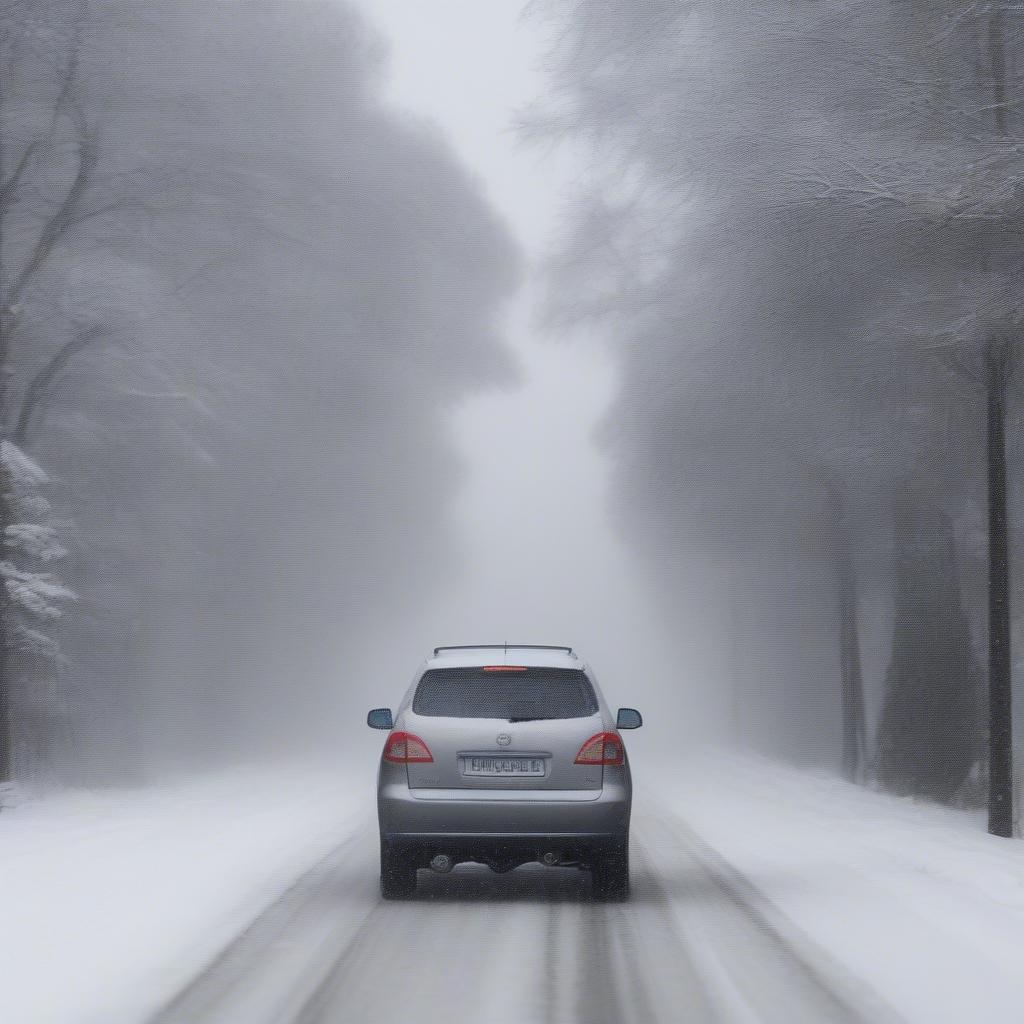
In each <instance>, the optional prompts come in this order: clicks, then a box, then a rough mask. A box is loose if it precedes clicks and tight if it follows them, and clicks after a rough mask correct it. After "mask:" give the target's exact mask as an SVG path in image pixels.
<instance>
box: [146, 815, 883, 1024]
mask: <svg viewBox="0 0 1024 1024" xmlns="http://www.w3.org/2000/svg"><path fill="white" fill-rule="evenodd" d="M375 839H376V835H375V830H373V829H372V828H368V829H367V831H366V833H365V834H360V835H359V836H357V837H354V838H353V839H352V840H350V841H349V842H348V843H346V844H345V845H344V846H343V847H341V848H339V849H338V850H335V851H334V852H333V853H332V854H331V855H329V856H328V857H327V858H325V859H324V860H322V861H321V862H320V863H319V864H317V865H316V866H314V868H313V869H311V870H310V871H309V872H307V874H305V875H303V876H302V878H300V879H299V880H298V881H297V882H296V883H295V884H294V885H293V886H292V887H291V888H290V889H289V890H288V892H287V893H285V894H284V896H282V897H281V898H280V899H278V900H277V901H275V902H274V903H273V904H272V905H271V906H270V907H268V908H267V910H266V911H265V912H264V913H263V914H261V915H260V916H259V917H258V918H257V919H256V920H255V921H254V922H253V923H252V924H251V925H250V927H249V928H247V929H246V931H245V932H243V933H242V935H240V936H239V938H238V939H237V940H235V941H234V942H232V943H231V944H230V945H229V946H228V947H227V948H226V949H225V950H224V951H223V952H222V953H221V954H220V955H219V956H218V957H217V958H216V959H215V960H214V961H213V962H212V963H211V965H210V967H209V968H208V969H207V970H206V971H204V972H203V974H201V975H200V976H199V977H198V978H197V979H195V980H194V981H193V982H192V983H191V984H190V985H189V986H187V987H186V988H185V989H184V990H183V991H182V992H181V993H180V994H179V995H178V996H177V997H175V999H173V1000H172V1001H171V1002H170V1003H168V1004H167V1006H166V1007H164V1009H163V1010H162V1011H161V1012H160V1013H158V1014H157V1015H155V1016H154V1017H153V1018H152V1020H151V1024H212V1022H216V1024H286V1022H289V1024H350V1022H354V1021H358V1022H359V1024H376V1022H388V1024H390V1022H391V1021H394V1020H397V1019H405V1018H406V1017H408V1016H409V1015H410V1014H411V1015H412V1016H413V1017H414V1018H415V1019H416V1020H417V1021H421V1022H424V1024H429V1022H433V1021H437V1022H442V1021H443V1022H444V1024H451V1022H452V1021H456V1022H460V1024H477V1022H479V1024H657V1022H661V1021H665V1022H673V1024H674V1022H676V1021H681V1020H685V1021H687V1024H718V1022H730V1024H736V1022H742V1024H753V1022H756V1024H804V1022H806V1024H852V1022H854V1021H863V1022H870V1024H878V1022H883V1021H891V1020H893V1019H894V1018H893V1016H892V1015H891V1014H888V1013H886V1012H884V1011H882V1010H880V1009H879V1008H878V1007H877V1005H871V1008H870V1010H867V1009H865V1008H866V1007H868V1006H869V1004H870V1001H865V1000H864V999H857V998H851V996H850V993H851V992H854V990H855V989H856V986H855V985H854V986H853V987H851V985H850V984H849V983H848V979H843V978H842V977H841V972H838V973H837V972H836V971H835V970H832V969H829V970H825V969H823V968H822V966H821V965H822V963H824V962H825V961H822V960H819V959H818V958H817V956H816V955H815V951H814V949H813V947H811V946H810V945H809V944H808V943H806V942H797V941H795V939H794V937H793V935H791V934H790V933H789V932H788V931H786V930H785V929H780V927H778V922H776V921H775V919H774V918H773V917H772V915H771V914H769V913H768V912H767V911H766V909H765V907H764V906H763V905H762V904H763V903H764V902H765V901H764V900H763V898H761V899H760V900H759V898H758V894H757V893H756V890H752V889H749V888H744V886H743V884H741V882H740V881H737V880H736V879H735V878H732V877H731V876H730V875H729V874H728V871H727V869H726V868H725V867H723V864H722V862H720V860H716V856H717V855H715V854H714V852H713V851H711V850H709V849H708V848H706V847H703V846H702V844H701V843H700V841H699V840H698V839H697V838H696V837H695V836H693V834H692V833H690V832H689V830H688V829H687V828H686V826H685V825H684V824H683V823H682V822H676V821H675V820H674V819H668V818H658V817H656V816H654V815H649V814H645V815H640V816H639V819H638V820H637V821H636V828H635V829H634V841H633V845H632V849H633V861H634V871H633V896H632V899H631V900H629V901H628V902H625V903H599V902H594V901H593V900H592V898H591V888H590V883H589V879H588V876H587V874H586V873H582V872H575V871H570V870H566V869H546V868H544V869H542V868H538V867H527V868H522V869H519V870H517V871H514V872H512V873H509V874H506V875H495V874H492V873H491V872H490V871H489V870H488V869H486V868H481V867H474V866H467V867H463V868H459V869H456V871H455V872H454V873H453V874H451V875H446V876H439V875H434V874H431V873H430V872H421V873H420V884H419V888H418V891H417V894H416V896H415V897H413V898H411V899H409V900H401V901H394V902H385V901H382V900H381V899H380V898H379V896H378V877H377V859H376V852H377V847H376V842H375ZM855 994H856V993H855ZM861 994H862V995H863V993H861Z"/></svg>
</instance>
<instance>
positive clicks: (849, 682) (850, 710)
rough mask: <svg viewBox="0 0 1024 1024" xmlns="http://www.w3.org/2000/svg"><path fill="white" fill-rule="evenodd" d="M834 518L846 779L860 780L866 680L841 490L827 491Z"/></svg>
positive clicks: (833, 545) (864, 752)
mask: <svg viewBox="0 0 1024 1024" xmlns="http://www.w3.org/2000/svg"><path fill="white" fill-rule="evenodd" d="M828 492H829V501H830V503H831V506H832V508H831V516H832V531H831V532H832V549H833V553H834V558H835V571H836V581H837V585H838V596H839V686H840V694H841V705H842V715H843V775H844V777H845V778H847V779H849V781H850V782H858V781H860V779H861V776H862V772H863V768H864V763H865V758H866V753H867V739H866V737H867V725H866V722H865V718H864V679H863V674H862V672H861V663H860V630H859V628H858V625H857V578H856V576H855V575H854V571H853V559H852V557H851V554H850V536H849V532H848V529H847V523H846V517H845V515H844V514H843V504H842V499H841V497H840V493H839V490H838V487H837V486H836V485H835V484H831V485H829V487H828Z"/></svg>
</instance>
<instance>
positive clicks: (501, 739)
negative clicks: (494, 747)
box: [498, 732, 512, 747]
mask: <svg viewBox="0 0 1024 1024" xmlns="http://www.w3.org/2000/svg"><path fill="white" fill-rule="evenodd" d="M511 742H512V737H511V736H509V734H508V733H507V732H499V733H498V746H499V747H507V746H508V745H509V744H510V743H511Z"/></svg>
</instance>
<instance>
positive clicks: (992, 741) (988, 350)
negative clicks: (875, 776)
mask: <svg viewBox="0 0 1024 1024" xmlns="http://www.w3.org/2000/svg"><path fill="white" fill-rule="evenodd" d="M988 42H989V57H990V60H991V72H992V99H993V101H994V102H993V112H994V114H995V128H996V134H997V135H999V136H1000V137H1002V138H1005V137H1006V136H1007V134H1008V126H1007V116H1006V114H1007V107H1006V95H1007V92H1006V37H1005V32H1004V29H1003V12H1002V10H1001V9H998V8H997V9H996V10H995V11H993V12H992V15H991V18H990V20H989V39H988ZM1011 344H1012V339H1011V338H1010V337H1008V336H999V335H994V336H992V337H990V338H989V339H988V342H987V343H986V347H985V389H986V398H987V401H986V417H985V418H986V426H987V434H988V438H987V441H988V443H987V463H988V723H989V724H988V730H989V731H988V750H989V762H988V778H989V789H988V830H989V833H990V834H991V835H994V836H1004V837H1011V836H1012V835H1013V824H1014V823H1013V810H1014V808H1013V804H1014V800H1013V796H1014V793H1013V678H1012V674H1011V667H1010V556H1009V544H1008V539H1007V522H1006V386H1007V381H1008V379H1009V376H1010V370H1011V367H1012V363H1013V360H1012V349H1011Z"/></svg>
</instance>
